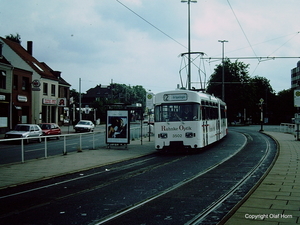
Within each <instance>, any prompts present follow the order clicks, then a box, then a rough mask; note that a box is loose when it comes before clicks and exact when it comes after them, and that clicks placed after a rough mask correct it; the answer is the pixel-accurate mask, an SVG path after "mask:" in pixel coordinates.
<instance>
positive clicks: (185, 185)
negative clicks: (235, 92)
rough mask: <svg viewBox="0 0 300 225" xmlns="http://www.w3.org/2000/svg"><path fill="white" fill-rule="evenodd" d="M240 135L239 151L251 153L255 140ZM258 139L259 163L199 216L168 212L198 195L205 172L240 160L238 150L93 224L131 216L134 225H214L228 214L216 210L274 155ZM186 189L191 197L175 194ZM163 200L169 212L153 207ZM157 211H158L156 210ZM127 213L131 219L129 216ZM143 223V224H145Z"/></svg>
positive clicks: (181, 206)
mask: <svg viewBox="0 0 300 225" xmlns="http://www.w3.org/2000/svg"><path fill="white" fill-rule="evenodd" d="M244 135H245V137H247V146H243V147H242V149H243V151H247V150H248V151H249V150H251V149H250V148H251V147H250V148H249V145H251V143H253V142H255V140H254V139H255V138H253V137H252V135H249V134H244ZM261 137H262V139H263V141H264V142H265V143H266V146H265V149H263V150H260V151H263V155H262V156H261V158H260V160H259V161H258V162H257V163H256V164H255V165H253V166H251V167H252V168H251V169H250V170H249V171H248V172H247V173H245V174H243V175H242V176H241V177H240V178H239V180H238V181H236V182H234V184H233V185H231V186H230V187H229V188H228V190H226V191H225V192H223V193H222V194H221V195H220V196H218V197H217V199H216V200H214V201H212V203H211V204H209V205H206V207H205V208H204V209H203V210H202V211H201V212H200V213H195V212H196V211H197V210H194V211H193V210H191V211H193V212H189V213H188V212H185V215H184V213H183V214H182V215H181V216H180V219H182V218H184V217H185V218H184V219H183V220H176V217H175V216H174V215H171V214H170V211H176V210H175V208H176V207H178V205H180V208H185V204H182V202H181V201H178V199H190V200H191V196H192V197H195V196H196V195H197V192H198V190H197V184H203V183H205V181H204V180H205V178H204V179H202V177H205V176H210V175H208V174H209V173H211V174H214V173H215V172H214V171H216V170H219V171H220V170H228V168H225V167H232V162H234V161H235V159H234V158H235V157H237V158H240V157H241V156H238V155H240V151H239V152H236V154H234V155H232V156H231V157H228V158H226V159H225V160H223V161H222V162H220V163H218V164H216V165H214V166H212V167H210V168H208V169H207V170H205V171H202V172H200V173H199V174H197V175H195V176H194V177H192V178H190V179H188V180H185V181H183V182H181V183H178V184H177V185H175V186H173V187H172V188H169V189H168V190H165V191H164V192H161V193H160V194H159V195H156V196H153V197H151V198H149V199H147V200H145V201H142V202H140V203H138V204H136V205H134V206H132V207H129V208H127V209H126V210H124V211H122V212H119V213H116V214H114V215H111V216H110V217H107V218H105V219H104V220H101V221H99V222H97V223H95V224H97V225H98V224H99V225H100V224H126V223H128V222H129V221H130V218H131V217H132V216H133V217H132V218H134V220H135V223H136V224H140V223H143V222H145V221H146V220H147V219H145V218H148V220H149V221H151V223H154V224H157V223H162V222H164V224H173V223H174V220H175V221H176V223H178V224H188V225H195V224H217V223H218V222H220V221H221V220H222V218H223V217H225V215H226V214H227V213H228V211H227V210H228V209H227V208H226V207H225V208H226V209H224V210H225V211H223V212H222V213H219V212H216V211H220V208H222V207H223V205H224V204H227V203H225V202H226V201H230V198H232V197H234V198H237V196H234V195H240V193H238V194H236V193H237V192H240V191H241V189H243V186H247V184H246V183H247V182H248V181H249V180H251V179H253V178H254V177H255V178H256V177H261V175H259V174H260V173H261V171H260V172H258V171H259V170H261V169H262V167H263V166H265V164H266V160H267V159H269V158H270V157H271V158H272V157H274V156H270V154H272V153H271V143H270V140H269V138H267V137H264V136H261ZM273 144H274V143H273ZM252 147H253V146H252ZM238 153H239V154H238ZM229 161H232V162H231V163H230V162H229ZM225 164H227V165H225ZM222 167H224V168H222ZM229 170H230V169H229ZM263 170H264V172H265V171H266V170H267V168H264V169H263ZM217 173H218V172H216V174H217ZM212 176H213V175H212ZM217 179H220V180H221V182H224V183H226V177H225V179H224V177H223V178H222V177H220V178H217ZM201 180H202V181H201ZM255 182H256V183H257V182H259V180H257V181H255ZM195 184H196V185H195ZM195 186H196V187H195ZM248 186H249V184H248ZM252 186H253V185H252ZM252 186H251V187H252ZM250 189H251V188H250ZM188 190H189V191H191V190H193V191H194V192H195V194H194V193H193V194H192V193H189V194H182V195H181V194H178V193H188ZM250 191H251V190H250ZM250 191H249V190H248V189H247V190H246V191H244V192H245V193H243V194H242V197H240V198H239V199H238V201H236V202H235V203H234V204H232V203H231V206H230V207H231V208H230V210H231V209H232V208H233V207H234V206H235V205H236V204H238V202H240V201H242V199H243V198H244V197H245V196H246V195H247V193H248V192H250ZM200 196H201V195H200ZM173 199H175V200H174V203H173V204H172V203H170V202H171V201H173ZM166 200H168V201H169V203H168V205H172V207H170V208H172V210H170V208H169V209H165V208H164V209H162V208H163V207H157V206H160V205H163V204H164V203H163V202H165V201H166ZM180 203H181V204H180ZM190 204H192V205H193V204H195V206H196V205H197V203H192V201H191V202H190ZM176 205H177V206H176ZM187 205H188V204H187ZM158 208H159V209H161V210H159V209H158ZM223 208H224V207H223ZM147 209H148V210H147ZM149 209H151V210H149ZM179 210H180V209H179ZM230 210H229V211H230ZM143 211H146V212H148V215H146V214H145V213H143ZM149 211H151V212H149ZM163 211H167V212H166V213H165V212H163ZM187 211H188V210H187ZM221 211H222V210H221ZM152 212H154V213H155V214H156V215H149V213H152ZM130 214H131V215H132V216H130ZM169 214H170V215H169ZM211 214H212V215H211ZM219 214H221V215H219ZM137 215H139V216H137ZM143 217H144V218H143ZM157 217H159V219H158V220H156V219H157ZM187 217H192V219H189V220H186V218H187ZM178 218H179V217H178ZM145 224H147V223H146V222H145Z"/></svg>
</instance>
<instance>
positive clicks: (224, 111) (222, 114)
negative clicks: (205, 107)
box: [221, 105, 227, 119]
mask: <svg viewBox="0 0 300 225" xmlns="http://www.w3.org/2000/svg"><path fill="white" fill-rule="evenodd" d="M221 118H222V119H224V118H227V115H226V109H225V106H224V105H221Z"/></svg>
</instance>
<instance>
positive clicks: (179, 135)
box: [173, 134, 182, 138]
mask: <svg viewBox="0 0 300 225" xmlns="http://www.w3.org/2000/svg"><path fill="white" fill-rule="evenodd" d="M181 137H182V134H173V138H181Z"/></svg>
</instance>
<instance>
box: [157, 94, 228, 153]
mask: <svg viewBox="0 0 300 225" xmlns="http://www.w3.org/2000/svg"><path fill="white" fill-rule="evenodd" d="M154 124H155V125H154V129H155V147H156V149H157V150H163V149H168V148H170V149H171V150H174V149H182V148H192V149H196V148H203V147H205V146H207V145H209V144H212V143H214V142H216V141H218V140H220V139H222V138H223V137H225V136H226V134H227V116H226V104H225V102H223V101H222V100H221V99H219V98H216V97H214V96H212V95H209V94H205V93H202V92H197V91H189V90H180V89H178V90H175V91H167V92H161V93H158V94H156V95H155V108H154Z"/></svg>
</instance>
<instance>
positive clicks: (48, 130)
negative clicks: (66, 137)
mask: <svg viewBox="0 0 300 225" xmlns="http://www.w3.org/2000/svg"><path fill="white" fill-rule="evenodd" d="M38 125H39V126H40V128H41V129H42V131H43V136H49V135H61V129H60V127H59V126H58V125H57V124H56V123H40V124H38ZM55 138H56V139H59V137H58V136H57V137H55Z"/></svg>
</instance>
